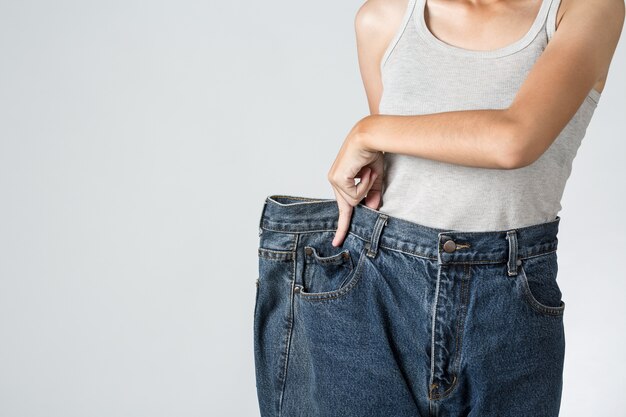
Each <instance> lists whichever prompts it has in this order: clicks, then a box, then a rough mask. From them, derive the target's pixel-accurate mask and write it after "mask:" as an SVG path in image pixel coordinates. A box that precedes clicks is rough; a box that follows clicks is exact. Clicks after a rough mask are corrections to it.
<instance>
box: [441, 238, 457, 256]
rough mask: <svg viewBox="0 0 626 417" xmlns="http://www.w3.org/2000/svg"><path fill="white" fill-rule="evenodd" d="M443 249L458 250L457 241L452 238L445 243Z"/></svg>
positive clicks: (447, 250) (449, 251) (448, 250)
mask: <svg viewBox="0 0 626 417" xmlns="http://www.w3.org/2000/svg"><path fill="white" fill-rule="evenodd" d="M443 250H445V251H446V252H448V253H451V252H454V251H455V250H456V243H455V242H454V240H452V239H450V240H448V241H447V242H446V243H444V244H443Z"/></svg>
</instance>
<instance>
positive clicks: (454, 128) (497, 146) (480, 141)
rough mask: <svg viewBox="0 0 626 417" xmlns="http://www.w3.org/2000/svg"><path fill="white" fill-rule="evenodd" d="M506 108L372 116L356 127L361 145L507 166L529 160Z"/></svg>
mask: <svg viewBox="0 0 626 417" xmlns="http://www.w3.org/2000/svg"><path fill="white" fill-rule="evenodd" d="M517 131H519V129H517V128H516V125H515V123H514V122H513V121H512V119H511V117H509V114H508V113H507V110H497V109H493V110H492V109H489V110H468V111H452V112H445V113H433V114H425V115H416V116H399V115H381V114H373V115H369V116H366V117H364V118H363V119H361V120H360V121H359V122H358V123H357V125H356V126H355V132H354V135H355V140H357V141H358V142H360V143H361V146H363V147H364V148H365V149H368V150H372V151H382V152H390V153H398V154H405V155H413V156H418V157H422V158H426V159H433V160H437V161H443V162H449V163H454V164H460V165H466V166H473V167H482V168H501V169H511V168H518V167H520V166H524V165H526V164H528V163H530V161H528V157H527V156H526V157H523V156H524V150H523V149H522V148H523V140H522V139H521V138H519V137H518V136H519V135H518V134H517V133H516V132H517Z"/></svg>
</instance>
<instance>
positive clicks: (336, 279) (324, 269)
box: [302, 246, 354, 293]
mask: <svg viewBox="0 0 626 417" xmlns="http://www.w3.org/2000/svg"><path fill="white" fill-rule="evenodd" d="M321 250H324V249H321V248H320V247H319V246H318V247H317V248H316V247H314V246H305V247H304V285H303V288H302V289H303V290H304V291H306V292H310V293H320V292H328V291H333V290H336V289H339V288H341V287H342V286H343V285H344V284H345V281H346V278H347V277H349V276H350V273H351V272H352V270H353V269H354V264H353V262H352V256H351V255H350V251H349V250H348V249H343V250H340V251H339V252H336V250H334V251H333V252H330V253H329V252H327V251H324V252H321ZM335 252H336V253H335Z"/></svg>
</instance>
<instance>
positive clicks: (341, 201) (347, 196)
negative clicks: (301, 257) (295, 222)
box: [332, 167, 377, 246]
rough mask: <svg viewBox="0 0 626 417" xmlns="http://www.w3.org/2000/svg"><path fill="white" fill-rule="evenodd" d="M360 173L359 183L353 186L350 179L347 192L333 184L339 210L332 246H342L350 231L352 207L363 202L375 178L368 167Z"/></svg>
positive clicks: (374, 174) (352, 180) (375, 175)
mask: <svg viewBox="0 0 626 417" xmlns="http://www.w3.org/2000/svg"><path fill="white" fill-rule="evenodd" d="M362 171H363V174H362V175H361V177H360V178H361V180H360V182H359V183H358V184H356V185H354V179H351V180H350V181H351V182H352V186H351V187H348V188H350V189H348V190H344V189H343V188H341V187H340V186H339V185H335V184H333V191H334V192H335V196H336V199H337V205H338V208H339V219H338V224H337V231H336V232H335V237H334V238H333V242H332V245H333V246H340V245H341V244H343V241H344V239H345V237H346V235H347V233H348V230H349V229H350V220H351V217H352V211H353V207H354V206H356V205H357V204H359V203H360V202H361V201H362V200H363V198H364V197H365V195H366V194H367V193H368V190H369V189H370V188H371V186H372V184H373V183H374V181H375V180H376V178H377V174H376V173H375V172H373V171H372V169H371V168H369V167H365V168H364V169H363V170H362Z"/></svg>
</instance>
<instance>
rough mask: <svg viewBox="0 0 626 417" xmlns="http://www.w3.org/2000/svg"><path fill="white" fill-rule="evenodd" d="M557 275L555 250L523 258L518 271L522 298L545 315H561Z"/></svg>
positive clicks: (562, 307) (563, 304)
mask: <svg viewBox="0 0 626 417" xmlns="http://www.w3.org/2000/svg"><path fill="white" fill-rule="evenodd" d="M557 275H558V263H557V255H556V251H554V252H549V253H547V254H542V255H538V256H533V257H530V258H526V259H524V260H523V261H522V264H521V266H520V268H519V271H518V279H519V282H520V285H521V290H522V293H523V295H524V300H525V301H526V303H527V304H528V305H529V306H530V307H531V308H533V309H534V310H535V311H536V312H538V313H540V314H543V315H545V316H553V317H554V316H556V317H561V316H562V315H563V312H564V310H565V302H564V301H563V300H562V293H561V289H560V288H559V284H558V283H557V281H556V279H557Z"/></svg>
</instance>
